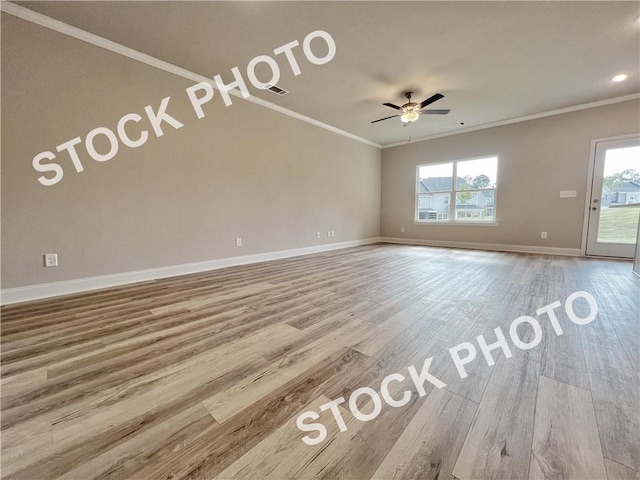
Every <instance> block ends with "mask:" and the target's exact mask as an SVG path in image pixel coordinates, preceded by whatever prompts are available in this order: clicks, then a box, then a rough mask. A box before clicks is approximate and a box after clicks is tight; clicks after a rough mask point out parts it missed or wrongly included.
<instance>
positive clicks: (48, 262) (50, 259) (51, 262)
mask: <svg viewBox="0 0 640 480" xmlns="http://www.w3.org/2000/svg"><path fill="white" fill-rule="evenodd" d="M44 266H45V267H57V266H58V254H57V253H45V254H44Z"/></svg>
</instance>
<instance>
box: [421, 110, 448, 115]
mask: <svg viewBox="0 0 640 480" xmlns="http://www.w3.org/2000/svg"><path fill="white" fill-rule="evenodd" d="M450 111H451V110H421V111H420V113H422V114H424V115H446V114H447V113H449V112H450Z"/></svg>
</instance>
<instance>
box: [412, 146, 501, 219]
mask: <svg viewBox="0 0 640 480" xmlns="http://www.w3.org/2000/svg"><path fill="white" fill-rule="evenodd" d="M417 170H418V172H417V173H418V174H417V188H416V212H415V219H416V221H418V222H422V223H455V222H464V223H494V222H495V221H496V208H495V197H496V189H497V176H498V157H495V156H494V157H486V158H478V159H471V160H458V161H455V162H447V163H439V164H431V165H419V166H418V169H417ZM454 179H455V182H454Z"/></svg>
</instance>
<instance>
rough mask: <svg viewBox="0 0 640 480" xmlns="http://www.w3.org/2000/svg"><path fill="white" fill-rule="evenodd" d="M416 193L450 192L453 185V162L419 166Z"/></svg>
mask: <svg viewBox="0 0 640 480" xmlns="http://www.w3.org/2000/svg"><path fill="white" fill-rule="evenodd" d="M419 174H420V184H419V185H418V187H419V191H418V193H430V192H450V191H451V189H452V187H453V163H442V164H440V165H424V166H422V167H420V170H419Z"/></svg>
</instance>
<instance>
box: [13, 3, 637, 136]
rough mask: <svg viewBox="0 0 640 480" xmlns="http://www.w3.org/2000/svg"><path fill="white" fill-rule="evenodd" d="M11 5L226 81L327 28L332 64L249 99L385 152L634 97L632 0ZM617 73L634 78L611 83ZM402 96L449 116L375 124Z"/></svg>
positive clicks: (305, 67) (286, 76) (307, 69)
mask: <svg viewBox="0 0 640 480" xmlns="http://www.w3.org/2000/svg"><path fill="white" fill-rule="evenodd" d="M15 3H17V4H18V5H20V6H23V7H27V8H29V9H32V10H35V11H37V12H40V13H42V14H45V15H47V16H50V17H52V18H54V19H57V20H60V21H62V22H65V23H68V24H70V25H73V26H76V27H78V28H81V29H83V30H86V31H88V32H91V33H94V34H97V35H99V36H101V37H105V38H107V39H109V40H112V41H115V42H117V43H120V44H122V45H125V46H127V47H130V48H133V49H135V50H138V51H140V52H143V53H146V54H148V55H151V56H153V57H156V58H158V59H161V60H164V61H166V62H169V63H172V64H174V65H176V66H179V67H182V68H185V69H187V70H190V71H192V72H195V73H198V74H201V75H204V76H207V77H213V76H214V75H216V74H221V75H222V77H223V79H225V80H227V81H231V79H232V77H231V73H230V72H231V68H232V67H234V66H238V67H240V69H241V70H244V69H245V68H246V65H247V64H248V62H249V61H250V60H251V59H252V58H254V57H255V56H257V55H261V54H271V55H272V56H273V54H272V53H271V52H272V51H273V49H274V48H277V47H279V46H281V45H284V44H286V43H289V42H291V41H292V40H298V41H299V42H300V43H302V40H303V39H304V37H305V36H306V35H307V34H308V33H309V32H312V31H314V30H325V31H327V32H329V33H330V34H331V35H332V36H333V38H334V39H335V42H336V46H337V53H336V56H335V58H334V59H333V60H332V61H331V62H330V63H328V64H326V65H322V66H316V65H312V64H310V63H308V62H307V61H306V59H305V58H304V56H303V54H302V52H301V48H300V47H298V49H297V50H294V52H296V57H297V58H298V59H299V63H300V67H301V69H302V74H301V75H299V76H294V75H293V74H292V73H291V70H290V69H289V68H288V66H287V65H288V64H287V63H286V62H285V60H284V59H283V58H280V57H282V56H279V57H276V58H277V59H278V62H279V64H280V65H281V70H282V77H281V79H280V81H279V82H278V84H279V85H280V86H281V87H283V88H286V89H287V90H289V91H290V93H289V94H288V95H286V96H284V97H278V96H277V95H275V94H273V93H271V92H265V91H259V90H256V89H253V88H252V87H250V91H251V94H252V95H256V96H258V97H261V98H263V99H265V100H268V101H270V102H272V103H275V104H278V105H281V106H282V107H285V108H287V109H290V110H293V111H294V112H298V113H300V114H303V115H306V116H308V117H311V118H313V119H316V120H318V121H321V122H324V123H326V124H329V125H332V126H334V127H337V128H339V129H342V130H345V131H347V132H350V133H352V134H354V135H357V136H360V137H363V138H366V139H368V140H371V141H373V142H376V143H378V144H381V145H385V144H391V143H396V142H402V141H406V140H407V139H408V137H409V136H411V137H412V138H413V139H418V138H421V137H425V136H431V135H436V134H441V133H446V132H453V131H456V130H459V129H463V128H469V127H477V126H480V125H484V124H490V123H493V122H500V121H505V120H509V119H513V118H519V117H523V116H529V115H534V114H539V113H542V112H548V111H551V110H556V109H562V108H567V107H571V106H575V105H581V104H586V103H591V102H597V101H602V100H607V99H612V98H617V97H621V96H625V95H630V94H636V93H638V92H639V91H640V71H639V70H640V65H639V63H640V22H639V21H638V19H637V17H638V16H639V15H640V3H639V2H637V1H632V2H618V1H604V2H592V1H569V2H558V1H545V2H525V1H522V2H521V1H513V2H483V1H474V2H464V1H448V2H431V1H425V2H420V1H418V2H416V1H409V2H404V1H392V2H360V1H354V2H306V1H305V2H208V1H204V2H202V1H201V2H168V1H167V2H149V1H142V2H134V1H128V2H122V1H120V2H107V1H101V2H84V1H79V2H75V1H66V2H55V1H46V2H15ZM314 45H315V44H314ZM318 45H319V44H318ZM257 72H258V75H259V76H260V70H257ZM621 72H624V73H627V74H628V75H629V79H628V80H627V81H626V82H622V83H613V82H611V80H610V79H611V77H613V76H614V75H615V74H617V73H621ZM267 76H268V75H266V74H265V75H263V78H266V77H267ZM245 78H246V77H245ZM406 90H413V91H415V92H416V100H418V101H420V100H422V99H424V98H426V97H427V96H430V95H432V94H433V93H436V92H440V93H442V94H444V95H445V98H444V99H442V100H440V101H438V102H437V103H435V104H433V105H432V108H449V109H451V113H450V114H449V115H447V116H425V117H422V118H420V119H419V120H418V121H417V122H415V123H413V124H412V125H411V126H410V127H408V128H403V127H402V124H401V122H400V120H399V119H391V120H387V121H384V122H380V123H376V124H371V123H370V122H371V121H372V120H375V119H378V118H381V117H385V116H388V115H392V114H393V113H394V111H393V110H391V109H390V108H388V107H384V106H382V103H383V102H391V103H395V104H398V105H399V104H402V103H403V97H402V92H404V91H406ZM460 122H464V124H465V125H464V127H462V126H460Z"/></svg>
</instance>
